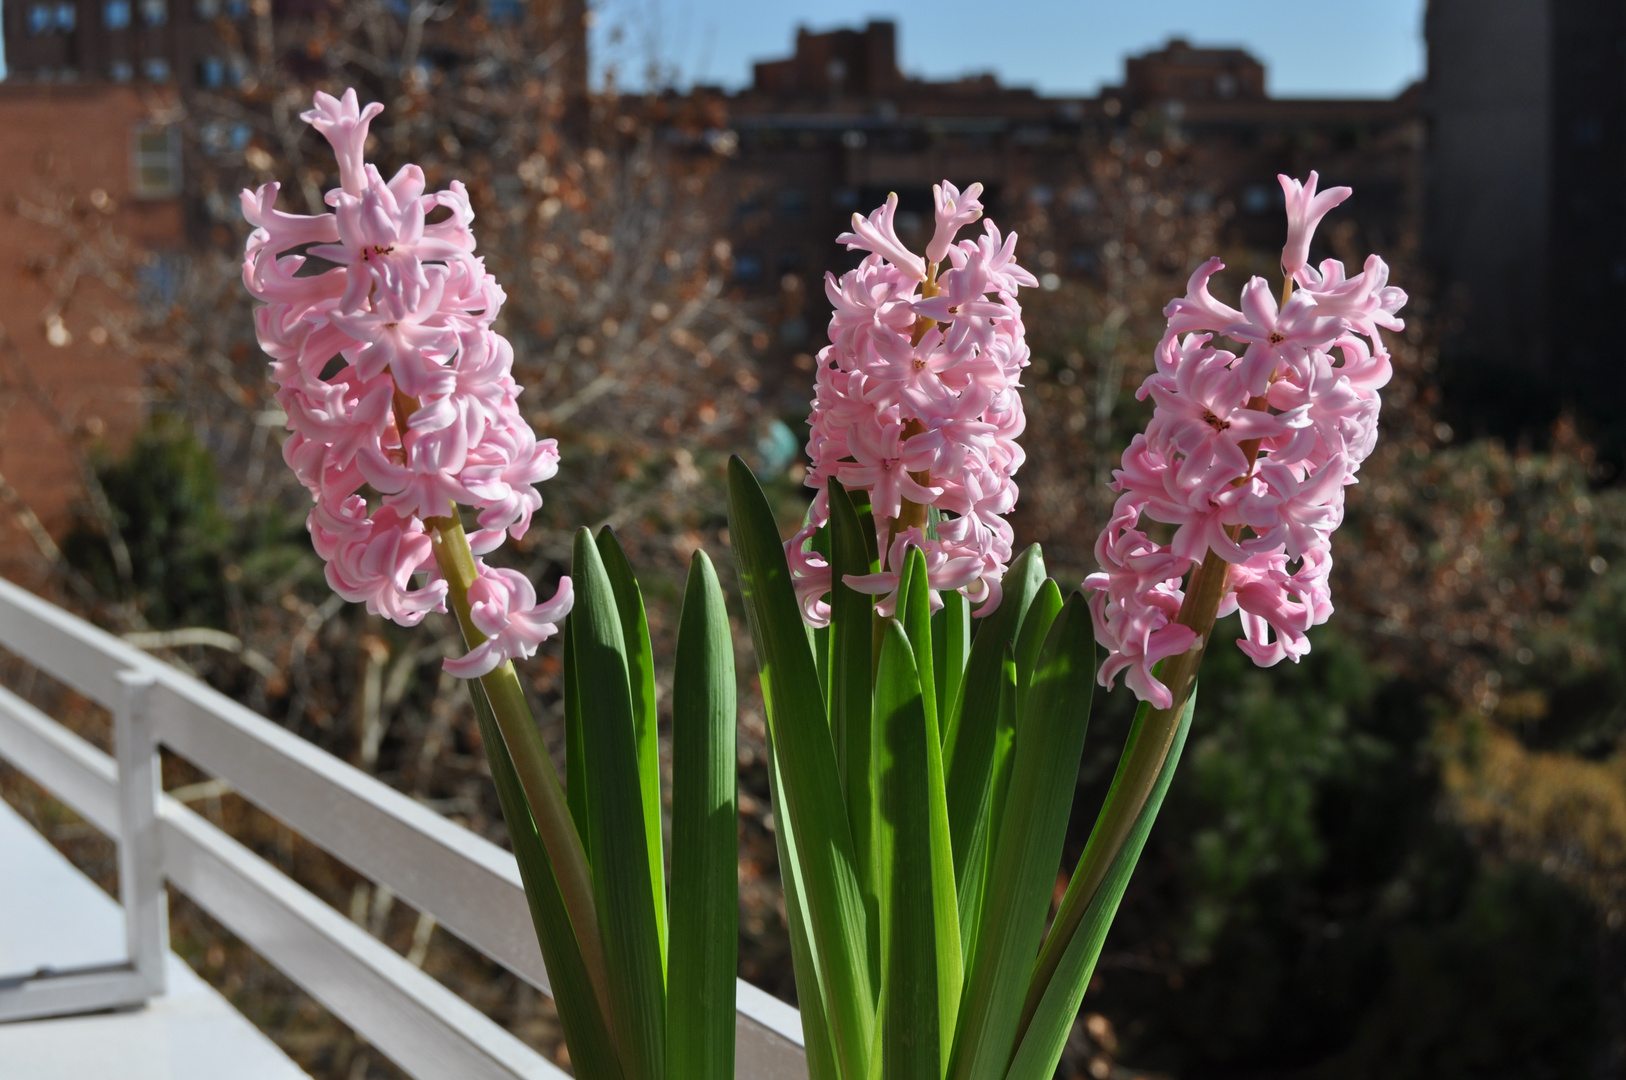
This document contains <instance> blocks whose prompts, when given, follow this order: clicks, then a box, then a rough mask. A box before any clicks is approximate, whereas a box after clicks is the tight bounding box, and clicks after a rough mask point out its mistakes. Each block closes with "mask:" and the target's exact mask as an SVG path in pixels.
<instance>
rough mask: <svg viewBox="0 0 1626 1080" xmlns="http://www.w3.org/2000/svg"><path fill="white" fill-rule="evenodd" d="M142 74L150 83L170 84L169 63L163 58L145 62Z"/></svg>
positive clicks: (155, 57) (142, 66)
mask: <svg viewBox="0 0 1626 1080" xmlns="http://www.w3.org/2000/svg"><path fill="white" fill-rule="evenodd" d="M141 74H142V76H143V77H144V78H145V79H146V80H147V81H148V82H169V61H168V60H165V59H164V58H163V57H162V56H154V57H152V58H151V59H148V60H143V61H141Z"/></svg>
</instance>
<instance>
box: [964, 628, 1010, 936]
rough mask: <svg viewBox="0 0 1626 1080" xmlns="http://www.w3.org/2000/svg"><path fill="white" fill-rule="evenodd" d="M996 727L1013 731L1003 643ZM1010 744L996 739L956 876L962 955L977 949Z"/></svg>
mask: <svg viewBox="0 0 1626 1080" xmlns="http://www.w3.org/2000/svg"><path fill="white" fill-rule="evenodd" d="M998 730H999V731H1001V732H1010V733H1011V735H1012V738H1013V739H1014V737H1015V732H1016V658H1015V651H1014V650H1013V649H1012V647H1011V646H1010V645H1008V644H1007V645H1006V646H1005V658H1004V661H1003V662H1002V664H1001V665H1000V679H999V728H998ZM1008 750H1009V746H1008V745H1006V746H1005V748H1004V750H1003V751H1001V750H1000V749H999V745H998V744H997V743H996V754H1000V753H1002V754H1003V756H1002V757H1001V758H1000V761H1001V764H1000V766H999V767H998V768H995V769H994V770H992V773H991V778H990V782H989V790H990V797H989V798H988V799H986V800H984V802H983V813H982V815H981V816H980V817H978V818H977V821H976V824H975V826H974V828H973V832H972V836H971V843H970V845H969V847H968V848H967V850H966V855H965V869H964V872H963V873H962V874H961V875H960V880H959V903H960V953H961V955H962V956H971V955H973V953H974V952H975V950H976V933H977V927H978V926H979V925H980V923H981V919H982V898H983V893H984V891H985V889H986V887H987V881H988V848H989V846H990V844H991V843H992V836H991V834H992V832H993V827H992V825H991V824H990V822H991V821H992V820H994V819H993V802H994V799H993V797H992V792H993V791H996V790H1003V784H1002V783H1001V777H1004V776H1007V775H1008V774H1009V769H1010V754H1009V752H1008Z"/></svg>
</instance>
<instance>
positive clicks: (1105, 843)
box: [1016, 281, 1292, 1045]
mask: <svg viewBox="0 0 1626 1080" xmlns="http://www.w3.org/2000/svg"><path fill="white" fill-rule="evenodd" d="M1291 285H1292V283H1291V281H1289V283H1288V287H1289V289H1290V288H1291ZM1248 408H1250V409H1254V410H1257V411H1260V412H1263V411H1265V410H1266V409H1268V408H1269V405H1268V404H1267V403H1266V401H1265V399H1264V398H1263V397H1256V398H1253V399H1251V400H1250V401H1249V402H1248ZM1241 449H1242V453H1243V455H1244V456H1245V457H1247V459H1248V465H1249V467H1250V469H1251V467H1252V466H1253V463H1254V461H1255V459H1256V458H1257V457H1258V456H1259V440H1258V439H1249V440H1247V441H1245V442H1243V443H1242V444H1241ZM1241 482H1242V481H1241V480H1238V481H1236V483H1241ZM1230 532H1231V537H1232V539H1236V537H1237V536H1238V535H1239V534H1240V532H1241V528H1240V527H1239V526H1238V527H1234V528H1232V529H1231V530H1230ZM1230 574H1231V564H1230V563H1228V562H1226V561H1225V560H1224V559H1221V558H1220V557H1219V556H1218V555H1216V554H1215V553H1214V552H1213V551H1212V550H1210V551H1209V552H1208V553H1207V555H1206V557H1204V559H1203V561H1202V562H1200V563H1198V564H1197V566H1196V568H1195V569H1193V570H1192V571H1191V579H1190V580H1189V581H1188V582H1186V596H1185V599H1184V600H1182V601H1181V603H1180V612H1179V614H1178V615H1176V616H1175V622H1177V623H1180V624H1181V625H1183V626H1189V627H1191V629H1192V630H1193V631H1194V632H1195V633H1196V635H1197V640H1196V642H1195V643H1194V644H1193V645H1192V646H1191V648H1189V649H1187V650H1186V651H1185V652H1183V653H1181V654H1180V655H1179V656H1171V657H1169V658H1168V659H1167V660H1164V661H1163V662H1162V663H1160V664H1158V666H1157V669H1156V672H1157V677H1158V678H1159V679H1160V680H1161V681H1162V682H1163V684H1164V685H1165V686H1167V687H1168V688H1169V694H1170V695H1171V697H1172V698H1173V700H1172V701H1171V702H1170V703H1169V707H1168V708H1166V709H1151V710H1148V712H1147V713H1146V717H1145V719H1144V720H1143V721H1142V722H1141V724H1140V726H1139V730H1138V732H1137V733H1136V735H1135V736H1134V742H1133V743H1132V744H1131V745H1130V746H1129V747H1128V748H1127V749H1126V751H1125V757H1124V761H1123V764H1122V766H1121V771H1120V774H1119V778H1118V780H1116V781H1114V783H1113V788H1112V791H1111V792H1110V793H1109V794H1108V796H1107V802H1106V805H1105V806H1103V807H1102V808H1101V816H1100V818H1098V819H1097V821H1096V825H1095V831H1094V832H1092V833H1091V834H1090V844H1089V848H1088V849H1086V853H1085V854H1086V858H1084V859H1083V860H1081V861H1080V866H1079V871H1080V872H1081V873H1082V874H1083V875H1084V876H1083V877H1082V878H1081V879H1079V880H1075V881H1073V882H1072V883H1071V884H1069V885H1068V887H1067V895H1066V896H1065V897H1063V899H1062V904H1061V907H1060V909H1059V910H1058V911H1057V912H1056V921H1055V924H1054V926H1052V927H1051V931H1050V934H1049V935H1048V936H1047V937H1046V938H1045V943H1044V947H1043V948H1042V949H1041V950H1040V951H1039V959H1038V962H1037V963H1036V964H1035V966H1034V976H1033V980H1032V982H1031V983H1029V985H1028V995H1027V999H1026V1001H1024V1002H1023V1004H1022V1020H1021V1023H1020V1025H1019V1026H1018V1028H1017V1036H1016V1041H1017V1045H1020V1044H1021V1041H1022V1036H1023V1035H1025V1034H1026V1033H1027V1029H1028V1025H1029V1023H1031V1022H1032V1020H1033V1016H1034V1014H1035V1013H1036V1012H1037V1011H1038V1009H1039V1002H1040V1000H1041V999H1042V998H1043V997H1044V992H1045V989H1046V987H1048V986H1049V985H1050V980H1051V978H1052V977H1053V976H1054V975H1055V973H1056V968H1057V967H1058V966H1059V965H1060V964H1061V960H1062V955H1063V954H1064V953H1065V952H1066V949H1067V943H1068V942H1070V941H1071V940H1072V938H1073V932H1074V931H1075V930H1077V929H1078V924H1079V922H1080V921H1081V920H1082V919H1083V918H1084V914H1085V912H1086V911H1087V910H1088V909H1089V906H1090V901H1091V900H1093V899H1094V898H1095V894H1096V891H1097V890H1099V889H1100V887H1101V883H1102V881H1104V880H1105V879H1106V876H1107V872H1108V871H1109V870H1110V869H1111V868H1112V860H1113V857H1114V856H1116V854H1117V853H1118V851H1119V850H1121V849H1122V847H1123V845H1124V842H1125V841H1126V840H1127V839H1128V838H1129V834H1130V831H1131V830H1132V829H1133V828H1134V827H1135V821H1136V819H1137V818H1139V817H1140V812H1141V809H1142V808H1143V807H1145V805H1146V800H1147V799H1148V798H1149V797H1150V796H1151V793H1152V789H1153V788H1154V787H1155V786H1156V785H1157V778H1158V776H1159V775H1160V774H1161V773H1162V771H1163V763H1164V762H1165V761H1167V760H1168V757H1169V750H1170V748H1171V747H1172V746H1173V745H1174V738H1175V735H1176V734H1177V733H1178V732H1179V730H1180V719H1181V717H1182V716H1183V715H1184V714H1185V711H1186V702H1187V701H1188V700H1190V698H1191V692H1192V690H1193V689H1194V688H1195V687H1196V685H1197V669H1198V668H1200V667H1201V666H1202V663H1203V653H1204V652H1205V651H1206V650H1207V648H1208V639H1209V638H1211V637H1212V636H1213V634H1214V621H1215V618H1216V617H1217V615H1218V614H1219V606H1220V602H1221V601H1223V600H1224V599H1225V588H1226V585H1227V583H1228V580H1229V578H1230ZM1094 852H1099V853H1101V855H1100V857H1097V858H1089V856H1090V855H1091V854H1092V853H1094Z"/></svg>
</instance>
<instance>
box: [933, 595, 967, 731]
mask: <svg viewBox="0 0 1626 1080" xmlns="http://www.w3.org/2000/svg"><path fill="white" fill-rule="evenodd" d="M939 623H941V624H942V630H941V631H939V630H938V628H937V626H938V624H939ZM932 650H933V651H932V670H933V673H934V674H935V675H936V676H937V681H938V683H939V685H940V686H941V687H942V690H941V691H940V692H939V693H938V695H937V700H938V703H939V705H938V715H939V717H940V718H941V721H942V722H941V723H940V724H939V725H938V726H939V727H941V728H942V731H940V732H939V734H940V735H941V736H942V737H943V739H944V741H945V742H946V741H947V740H948V728H949V725H948V717H949V713H950V712H951V711H952V710H953V708H954V703H955V702H956V701H957V700H958V699H959V697H960V684H961V683H962V682H964V681H965V664H966V661H967V660H968V659H969V658H970V656H971V604H970V602H969V601H967V600H966V598H965V594H964V593H962V592H961V591H960V590H958V589H946V590H944V592H943V610H942V611H939V612H938V613H937V615H936V616H934V617H933V623H932Z"/></svg>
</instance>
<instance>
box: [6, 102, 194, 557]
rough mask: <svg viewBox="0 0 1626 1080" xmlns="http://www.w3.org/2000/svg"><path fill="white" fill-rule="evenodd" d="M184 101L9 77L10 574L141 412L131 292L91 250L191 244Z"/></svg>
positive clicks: (56, 526) (62, 521) (57, 524)
mask: <svg viewBox="0 0 1626 1080" xmlns="http://www.w3.org/2000/svg"><path fill="white" fill-rule="evenodd" d="M175 110H176V101H175V96H174V94H173V93H172V92H170V91H168V90H165V89H161V88H139V87H134V86H115V85H107V84H103V85H87V84H80V85H71V86H62V85H41V84H29V83H23V84H13V83H10V82H7V83H0V160H4V161H5V162H6V163H7V166H6V168H5V169H4V170H0V325H3V327H4V336H3V340H0V476H3V477H4V483H3V484H0V496H3V497H4V502H5V503H6V506H5V507H4V508H0V574H4V575H5V576H7V577H11V578H13V579H14V580H23V581H28V580H30V577H29V575H30V572H31V571H35V570H37V569H38V568H39V566H40V563H39V558H38V555H37V553H36V547H35V544H34V541H33V540H32V539H31V538H30V537H29V535H28V533H27V531H26V530H25V529H24V527H23V526H24V523H25V521H26V518H27V515H28V514H32V515H34V516H35V517H36V518H37V519H38V520H39V521H40V522H41V523H42V524H43V525H44V527H45V529H46V530H47V531H48V532H50V533H53V534H56V535H60V534H61V531H62V529H63V528H64V527H65V526H66V525H67V524H68V521H69V516H70V510H71V507H72V505H73V503H74V502H75V501H76V500H78V499H80V498H82V497H83V488H82V487H81V486H80V480H79V464H78V461H77V460H76V458H75V454H74V449H75V448H76V447H86V446H90V445H93V444H97V443H102V444H106V445H109V446H112V447H115V448H116V447H119V446H121V445H123V444H124V443H125V442H127V440H128V439H129V437H130V436H131V435H132V434H133V433H134V431H135V430H136V428H137V427H138V426H139V424H140V422H141V418H142V415H143V407H142V406H143V392H142V385H143V383H142V372H141V370H140V368H139V366H138V364H137V363H136V361H135V360H134V359H133V357H132V356H131V354H130V353H129V352H128V351H125V350H122V349H119V348H117V347H116V343H115V341H114V334H116V332H117V330H118V327H119V324H120V322H121V317H122V316H124V315H126V314H128V309H127V308H126V306H125V305H126V303H127V301H126V300H125V299H124V298H123V297H122V296H121V295H120V293H119V292H117V291H115V290H113V289H111V288H109V287H108V286H107V284H106V283H105V282H104V281H103V280H102V279H101V277H100V275H99V274H98V273H97V267H96V266H95V265H94V260H93V259H86V258H83V257H82V256H84V255H85V253H86V252H87V250H90V248H93V247H94V245H95V244H97V243H98V242H99V238H100V237H104V236H105V237H117V238H118V242H121V243H122V242H128V243H131V244H134V245H137V246H138V247H140V248H146V249H149V250H162V249H165V248H171V249H172V248H175V247H178V246H179V245H180V244H181V243H182V242H183V240H184V235H185V229H184V222H183V215H182V211H181V200H180V197H179V196H180V177H179V156H178V152H177V147H176V145H175V140H174V130H175V129H174V126H173V123H172V121H173V120H174V116H175ZM84 238H90V239H89V244H90V248H87V247H86V246H84ZM155 265H157V264H155ZM70 280H71V282H72V287H71V290H70V289H69V288H68V287H67V286H68V282H69V281H70ZM147 284H148V285H150V286H157V285H158V284H159V283H158V282H157V281H156V280H155V281H151V282H148V283H147Z"/></svg>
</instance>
